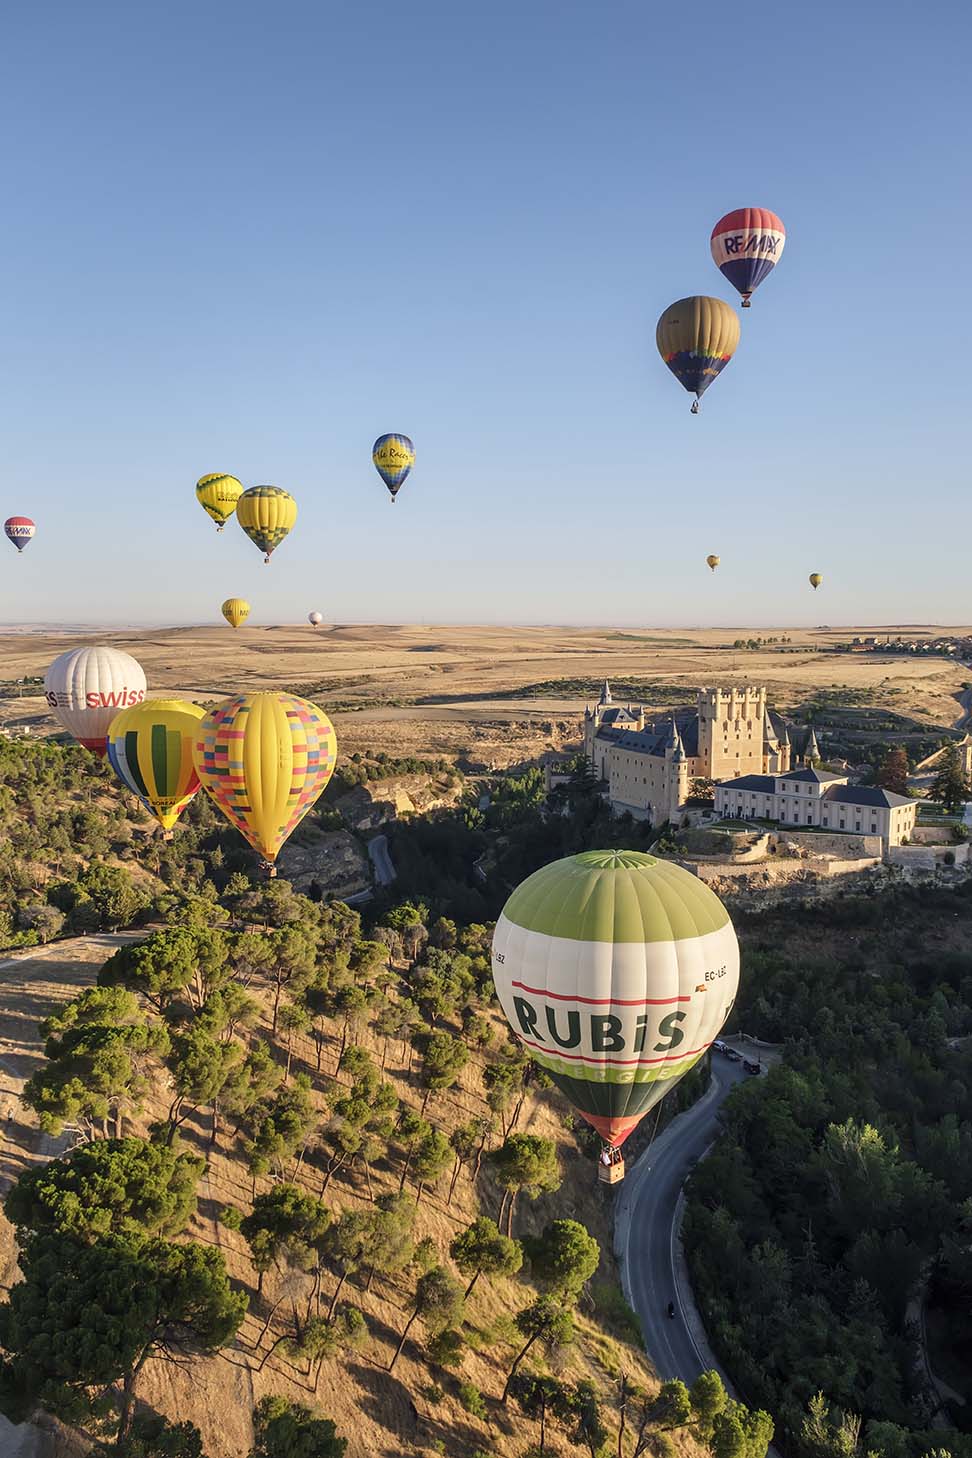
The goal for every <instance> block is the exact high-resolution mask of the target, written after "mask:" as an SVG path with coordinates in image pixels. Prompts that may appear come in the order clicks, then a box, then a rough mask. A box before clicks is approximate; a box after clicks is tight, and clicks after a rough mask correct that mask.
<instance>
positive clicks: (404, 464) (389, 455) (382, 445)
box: [371, 432, 415, 506]
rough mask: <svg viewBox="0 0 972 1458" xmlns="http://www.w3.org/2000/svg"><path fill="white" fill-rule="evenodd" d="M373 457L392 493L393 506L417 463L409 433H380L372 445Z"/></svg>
mask: <svg viewBox="0 0 972 1458" xmlns="http://www.w3.org/2000/svg"><path fill="white" fill-rule="evenodd" d="M371 459H372V461H373V462H374V465H375V470H376V471H377V472H378V474H379V476H380V477H381V479H382V480H383V481H384V483H385V485H386V486H387V487H388V490H389V492H390V493H391V499H392V506H394V505H395V497H396V496H397V495H398V493H399V491H400V490H401V488H402V486H403V485H404V484H405V478H406V476H407V475H408V473H409V471H410V470H411V469H412V467H413V466H414V465H415V447H414V446H413V445H412V442H411V441H410V440H409V438H408V436H407V435H396V434H395V433H394V432H392V433H391V434H389V435H380V436H379V437H378V439H377V440H376V441H375V443H374V445H373V446H372V447H371Z"/></svg>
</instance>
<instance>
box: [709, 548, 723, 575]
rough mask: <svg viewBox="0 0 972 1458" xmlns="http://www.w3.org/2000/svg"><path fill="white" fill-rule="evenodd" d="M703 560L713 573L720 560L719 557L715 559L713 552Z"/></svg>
mask: <svg viewBox="0 0 972 1458" xmlns="http://www.w3.org/2000/svg"><path fill="white" fill-rule="evenodd" d="M705 560H706V561H707V562H708V564H709V566H710V568H711V569H712V571H713V572H714V571H715V570H716V568H717V567H718V565H719V563H720V562H721V560H722V558H721V557H717V556H716V554H715V552H710V553H709V555H708V557H706V559H705Z"/></svg>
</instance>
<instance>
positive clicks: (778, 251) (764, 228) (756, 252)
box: [709, 208, 786, 309]
mask: <svg viewBox="0 0 972 1458" xmlns="http://www.w3.org/2000/svg"><path fill="white" fill-rule="evenodd" d="M785 243H786V229H785V228H784V226H783V220H782V218H778V217H777V216H776V214H775V213H771V212H770V210H769V208H736V209H735V210H734V211H733V212H731V213H726V215H725V217H724V218H720V219H719V221H718V222H717V223H716V225H715V227H714V228H713V229H712V237H711V238H710V239H709V247H710V248H711V250H712V257H713V259H714V260H715V264H716V267H717V268H718V270H719V272H720V273H721V274H722V276H723V278H726V279H728V280H729V282H730V283H731V284H732V286H733V288H734V289H737V290H738V291H739V293H741V294H742V306H743V308H744V309H748V308H749V302H750V299H751V298H752V294H753V290H754V289H755V288H757V287H758V286H759V285H760V284H761V283H762V282H763V279H764V278H766V277H767V276H768V275H769V274H771V273H772V272H773V269H774V268H775V267H776V265H777V263H778V262H779V260H780V257H781V255H782V253H783V247H784V245H785Z"/></svg>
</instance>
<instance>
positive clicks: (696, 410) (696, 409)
mask: <svg viewBox="0 0 972 1458" xmlns="http://www.w3.org/2000/svg"><path fill="white" fill-rule="evenodd" d="M701 403H702V401H701V400H696V402H695V404H694V405H693V406H692V409H691V411H690V414H692V415H698V413H699V406H700V405H701Z"/></svg>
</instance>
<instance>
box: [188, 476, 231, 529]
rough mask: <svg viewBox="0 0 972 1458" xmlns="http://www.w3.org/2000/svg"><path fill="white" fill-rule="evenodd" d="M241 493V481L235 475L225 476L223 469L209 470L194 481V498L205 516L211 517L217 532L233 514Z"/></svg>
mask: <svg viewBox="0 0 972 1458" xmlns="http://www.w3.org/2000/svg"><path fill="white" fill-rule="evenodd" d="M242 495H243V483H242V481H237V479H236V477H235V476H227V475H226V474H225V473H224V472H223V471H211V472H210V473H209V475H208V476H200V478H199V480H198V481H197V482H196V500H197V501H198V502H199V505H200V506H201V507H202V509H203V511H205V512H206V514H207V516H210V517H212V519H213V521H214V522H215V523H216V530H217V531H218V532H221V531H222V530H223V527H224V526H225V524H226V523H227V522H228V521H229V519H230V517H231V516H232V515H233V512H234V511H235V510H236V503H237V502H238V501H239V499H240V497H241V496H242Z"/></svg>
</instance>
